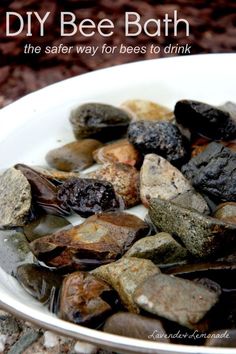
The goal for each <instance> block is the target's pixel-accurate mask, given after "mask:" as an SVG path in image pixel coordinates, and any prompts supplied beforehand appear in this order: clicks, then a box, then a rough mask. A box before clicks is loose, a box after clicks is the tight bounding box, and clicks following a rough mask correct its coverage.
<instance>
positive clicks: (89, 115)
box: [70, 103, 131, 141]
mask: <svg viewBox="0 0 236 354" xmlns="http://www.w3.org/2000/svg"><path fill="white" fill-rule="evenodd" d="M130 120H131V118H130V115H129V114H128V113H126V112H125V111H124V110H122V109H120V108H117V107H114V106H111V105H107V104H102V103H86V104H83V105H81V106H79V107H78V108H77V109H75V110H74V111H72V112H71V116H70V122H71V124H72V127H73V131H74V135H75V137H76V138H77V139H80V138H87V137H93V138H95V139H98V140H101V141H109V140H113V139H116V138H118V137H121V136H122V135H123V134H125V133H126V131H127V128H128V125H129V123H130Z"/></svg>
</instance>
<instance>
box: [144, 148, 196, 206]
mask: <svg viewBox="0 0 236 354" xmlns="http://www.w3.org/2000/svg"><path fill="white" fill-rule="evenodd" d="M192 189H193V188H192V186H191V184H190V182H189V181H188V180H187V179H186V178H185V177H184V175H183V174H182V173H181V172H180V171H179V170H178V169H177V168H176V167H174V166H173V165H171V163H170V162H168V161H167V160H166V159H164V158H163V157H161V156H158V155H156V154H148V155H146V156H145V158H144V162H143V165H142V168H141V171H140V196H141V200H142V203H143V204H144V205H145V206H147V207H148V206H149V201H150V199H151V198H161V199H166V200H169V199H172V198H174V197H176V196H177V195H179V194H182V193H185V192H187V191H189V190H192Z"/></svg>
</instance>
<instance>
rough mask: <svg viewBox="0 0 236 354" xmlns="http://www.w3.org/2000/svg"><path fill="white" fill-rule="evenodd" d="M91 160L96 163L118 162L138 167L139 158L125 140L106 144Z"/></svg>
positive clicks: (136, 151) (136, 152) (95, 152)
mask: <svg viewBox="0 0 236 354" xmlns="http://www.w3.org/2000/svg"><path fill="white" fill-rule="evenodd" d="M93 158H94V160H95V161H97V162H98V163H113V162H115V163H116V162H119V163H124V164H126V165H130V166H138V165H139V163H140V160H141V156H140V154H139V152H138V150H136V149H135V148H134V146H133V145H132V144H130V143H129V142H128V140H127V139H123V140H119V141H116V142H114V143H111V144H107V145H105V146H103V147H101V148H99V149H97V150H96V151H94V153H93Z"/></svg>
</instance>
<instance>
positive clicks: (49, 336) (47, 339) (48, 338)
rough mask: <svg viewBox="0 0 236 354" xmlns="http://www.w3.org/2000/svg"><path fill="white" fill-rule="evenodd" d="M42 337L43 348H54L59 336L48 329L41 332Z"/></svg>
mask: <svg viewBox="0 0 236 354" xmlns="http://www.w3.org/2000/svg"><path fill="white" fill-rule="evenodd" d="M43 338H44V343H43V344H44V347H45V348H48V349H49V348H54V347H56V346H58V344H59V338H58V336H57V335H56V334H55V333H53V332H50V331H45V332H44V334H43Z"/></svg>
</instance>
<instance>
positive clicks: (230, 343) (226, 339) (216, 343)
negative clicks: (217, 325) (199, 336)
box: [205, 329, 236, 348]
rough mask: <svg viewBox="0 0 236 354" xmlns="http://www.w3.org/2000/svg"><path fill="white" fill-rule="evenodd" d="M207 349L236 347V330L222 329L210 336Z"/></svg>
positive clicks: (206, 343)
mask: <svg viewBox="0 0 236 354" xmlns="http://www.w3.org/2000/svg"><path fill="white" fill-rule="evenodd" d="M205 345H206V346H207V347H223V348H235V347H236V329H222V330H218V331H214V332H211V333H209V334H208V336H207V340H206V342H205Z"/></svg>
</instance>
